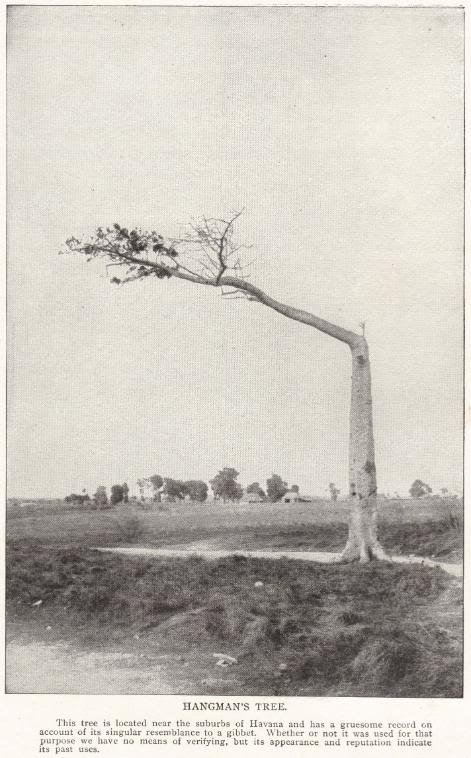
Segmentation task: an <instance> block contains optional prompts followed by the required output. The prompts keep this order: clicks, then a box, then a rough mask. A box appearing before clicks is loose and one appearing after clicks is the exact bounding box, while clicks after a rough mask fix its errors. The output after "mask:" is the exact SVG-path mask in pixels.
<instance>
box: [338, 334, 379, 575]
mask: <svg viewBox="0 0 471 758" xmlns="http://www.w3.org/2000/svg"><path fill="white" fill-rule="evenodd" d="M350 349H351V353H352V396H351V406H350V444H349V470H348V474H349V494H350V498H351V500H352V509H351V513H350V519H349V529H348V539H347V544H346V545H345V548H344V550H343V552H342V554H341V556H340V560H342V561H355V560H359V561H360V563H367V562H368V561H371V560H373V559H374V558H379V559H383V560H387V558H388V556H387V555H386V553H385V552H384V550H383V548H382V547H381V545H380V544H379V542H378V535H377V518H378V512H377V507H376V466H375V447H374V437H373V406H372V400H371V371H370V359H369V356H368V345H367V342H366V340H365V339H364V338H361V339H358V340H357V341H356V342H355V344H354V345H350Z"/></svg>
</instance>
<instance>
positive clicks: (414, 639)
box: [7, 541, 461, 697]
mask: <svg viewBox="0 0 471 758" xmlns="http://www.w3.org/2000/svg"><path fill="white" fill-rule="evenodd" d="M7 557H8V563H7V601H8V609H9V619H10V620H11V621H22V622H24V623H29V624H31V623H33V622H34V623H35V624H36V625H37V627H41V626H44V625H45V624H46V623H47V624H49V625H51V626H52V627H53V628H54V630H55V634H56V635H58V636H59V637H60V636H61V635H62V636H63V637H65V638H66V639H68V640H71V639H72V640H75V641H76V643H77V644H80V645H83V644H87V645H88V646H92V647H93V646H100V645H102V644H103V640H104V639H105V640H106V644H110V641H114V642H117V643H119V642H124V641H126V640H129V639H130V638H132V637H133V636H134V635H137V636H138V637H139V644H140V645H142V646H143V649H149V648H152V647H153V646H157V647H159V646H160V647H162V646H163V647H164V649H168V650H173V651H175V650H176V651H180V652H183V653H185V654H187V653H188V651H189V650H194V651H198V653H199V654H200V655H201V654H202V651H205V652H206V654H207V657H208V659H210V655H211V651H214V650H217V651H220V652H221V651H222V652H226V653H228V654H230V655H233V656H235V657H237V659H238V661H239V663H238V665H237V667H236V672H237V685H232V688H231V692H232V694H238V693H245V694H254V695H255V694H257V695H262V694H263V695H279V694H283V695H309V696H312V695H367V696H374V695H375V696H388V697H404V696H414V697H432V696H433V697H459V696H460V694H461V645H460V639H461V638H460V635H461V610H460V609H461V605H460V603H461V596H460V593H459V592H458V593H457V592H456V586H457V585H456V580H454V579H452V578H450V577H449V576H447V575H446V574H444V573H443V572H442V571H440V570H439V569H427V568H424V567H420V566H401V565H397V564H392V565H389V564H380V563H377V564H371V565H368V566H359V565H352V566H345V565H344V566H325V565H321V564H305V563H302V562H299V563H297V562H295V561H288V560H280V561H270V560H255V559H245V558H242V557H238V556H234V557H232V558H228V559H224V560H220V561H217V562H211V563H208V562H206V561H204V560H202V559H197V558H190V559H186V560H168V559H165V560H163V559H142V558H134V559H128V558H122V557H121V556H117V555H109V554H103V553H93V552H92V551H89V550H87V549H83V548H73V549H70V548H51V547H46V546H43V545H41V544H40V543H39V542H38V541H36V542H22V543H20V542H17V543H15V544H13V545H12V546H11V547H10V548H9V550H8V556H7ZM260 583H261V584H260ZM445 599H446V600H445ZM38 600H41V601H42V603H41V604H40V605H39V606H37V605H33V604H34V603H37V602H38ZM444 603H445V606H446V608H447V613H446V615H442V616H441V617H440V623H439V624H437V622H436V609H437V608H442V609H443V607H444ZM195 655H196V653H195ZM212 665H214V663H213V664H212ZM234 687H235V689H234ZM198 691H199V692H201V691H202V687H201V684H199V685H198V684H195V692H198ZM203 691H204V687H203Z"/></svg>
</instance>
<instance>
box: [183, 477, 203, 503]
mask: <svg viewBox="0 0 471 758" xmlns="http://www.w3.org/2000/svg"><path fill="white" fill-rule="evenodd" d="M185 489H186V492H187V494H188V495H189V496H190V498H191V500H194V501H195V502H197V503H204V501H205V500H206V499H207V497H208V485H207V484H206V482H203V481H200V480H198V479H190V480H189V481H188V482H185Z"/></svg>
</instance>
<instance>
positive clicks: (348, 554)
mask: <svg viewBox="0 0 471 758" xmlns="http://www.w3.org/2000/svg"><path fill="white" fill-rule="evenodd" d="M356 561H358V563H371V562H372V561H387V562H390V561H391V558H390V557H389V555H388V554H387V553H386V552H385V550H384V549H383V548H382V547H381V545H380V544H379V542H377V541H376V542H373V543H369V544H367V543H366V542H365V541H362V542H358V540H357V539H355V540H350V539H349V540H348V541H347V544H346V545H345V547H344V549H343V550H342V552H341V553H340V555H339V556H338V558H336V560H335V563H354V562H356Z"/></svg>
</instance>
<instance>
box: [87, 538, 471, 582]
mask: <svg viewBox="0 0 471 758" xmlns="http://www.w3.org/2000/svg"><path fill="white" fill-rule="evenodd" d="M92 550H98V551H100V552H109V553H121V554H123V555H145V556H149V557H152V556H155V557H156V558H188V556H189V555H198V556H200V557H201V558H206V559H207V560H218V559H219V558H227V557H229V556H231V555H242V556H245V557H246V558H268V559H270V560H276V559H281V558H289V559H290V560H295V561H312V562H315V563H332V562H334V561H335V560H336V559H337V558H338V556H339V554H338V553H327V552H314V551H305V552H303V551H296V550H278V551H276V552H274V551H272V550H220V549H218V548H214V547H213V546H212V545H211V544H210V543H208V542H206V541H202V542H195V543H192V544H190V545H175V546H174V547H172V548H160V547H159V548H157V547H155V548H154V547H138V546H136V547H108V548H106V547H96V548H92ZM391 560H392V561H394V562H395V563H420V564H422V565H423V566H429V567H431V568H433V567H434V566H437V567H438V568H441V569H443V571H446V572H447V574H451V575H452V576H456V577H461V576H463V566H462V564H461V563H443V562H440V561H432V560H431V559H430V558H421V557H419V556H415V555H409V556H402V555H395V556H391Z"/></svg>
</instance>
